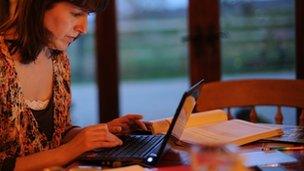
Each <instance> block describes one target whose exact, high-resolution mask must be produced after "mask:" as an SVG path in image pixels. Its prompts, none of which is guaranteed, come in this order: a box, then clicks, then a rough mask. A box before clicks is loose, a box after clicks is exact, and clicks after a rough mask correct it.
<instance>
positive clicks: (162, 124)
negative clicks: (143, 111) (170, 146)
mask: <svg viewBox="0 0 304 171" xmlns="http://www.w3.org/2000/svg"><path fill="white" fill-rule="evenodd" d="M171 120H172V119H171V118H165V119H158V120H153V121H150V122H146V123H145V125H146V127H147V128H148V130H151V131H152V133H153V134H159V133H162V134H165V133H166V132H167V130H168V128H169V127H170V123H171Z"/></svg>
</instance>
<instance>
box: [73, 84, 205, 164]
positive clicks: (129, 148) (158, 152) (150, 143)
mask: <svg viewBox="0 0 304 171" xmlns="http://www.w3.org/2000/svg"><path fill="white" fill-rule="evenodd" d="M202 83H203V80H200V81H199V82H198V83H196V84H195V85H194V86H192V87H191V88H190V89H189V90H187V91H186V92H184V94H183V96H182V98H181V100H180V102H179V105H178V107H177V109H176V112H175V115H174V117H173V119H172V122H171V124H170V127H169V129H168V131H167V133H166V134H165V135H162V134H161V135H126V136H124V137H120V138H121V140H122V141H123V145H121V146H118V147H114V148H109V149H105V148H103V149H95V150H93V151H89V152H86V153H84V154H83V155H81V156H80V157H79V158H78V159H77V161H78V162H80V164H85V165H97V166H110V167H121V166H126V165H134V164H138V165H141V166H144V167H151V166H154V165H155V164H157V163H158V161H159V160H160V158H161V156H162V155H163V154H164V152H165V151H166V150H167V149H168V148H169V147H170V144H169V140H170V139H171V141H172V140H173V139H176V138H179V137H180V136H181V134H182V132H183V130H184V128H185V125H186V123H187V121H188V118H189V115H190V114H191V113H192V110H193V108H194V106H195V103H196V99H197V98H198V96H199V92H200V91H199V90H200V87H201V86H202Z"/></svg>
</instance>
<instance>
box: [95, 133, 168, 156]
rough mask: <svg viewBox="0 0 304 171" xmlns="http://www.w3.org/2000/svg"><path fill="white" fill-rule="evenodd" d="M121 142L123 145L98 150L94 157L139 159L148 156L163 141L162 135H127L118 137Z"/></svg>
mask: <svg viewBox="0 0 304 171" xmlns="http://www.w3.org/2000/svg"><path fill="white" fill-rule="evenodd" d="M119 138H120V139H121V140H122V141H123V145H121V146H118V147H114V148H110V149H98V150H95V151H94V152H97V155H96V153H95V157H98V158H100V159H109V158H131V157H132V158H141V157H144V156H145V155H146V154H149V152H150V151H151V150H153V149H154V148H155V146H156V145H157V144H160V143H161V141H163V138H164V136H163V135H159V136H156V135H129V136H122V137H119Z"/></svg>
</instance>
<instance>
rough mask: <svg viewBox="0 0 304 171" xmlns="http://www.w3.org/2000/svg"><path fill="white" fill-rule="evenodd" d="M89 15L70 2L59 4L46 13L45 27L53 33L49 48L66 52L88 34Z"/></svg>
mask: <svg viewBox="0 0 304 171" xmlns="http://www.w3.org/2000/svg"><path fill="white" fill-rule="evenodd" d="M87 17H88V13H87V12H86V11H84V10H82V9H81V8H79V7H77V6H75V5H73V4H70V3H68V2H59V3H56V4H55V5H54V7H53V8H51V9H50V10H48V11H46V13H45V17H44V26H45V27H46V29H47V30H49V31H50V32H51V33H52V37H51V41H50V42H51V43H50V45H48V46H49V48H52V49H57V50H61V51H64V50H66V49H67V48H68V46H69V45H70V44H71V43H72V42H73V41H74V40H75V39H76V38H77V37H78V36H79V35H81V34H84V33H86V32H87Z"/></svg>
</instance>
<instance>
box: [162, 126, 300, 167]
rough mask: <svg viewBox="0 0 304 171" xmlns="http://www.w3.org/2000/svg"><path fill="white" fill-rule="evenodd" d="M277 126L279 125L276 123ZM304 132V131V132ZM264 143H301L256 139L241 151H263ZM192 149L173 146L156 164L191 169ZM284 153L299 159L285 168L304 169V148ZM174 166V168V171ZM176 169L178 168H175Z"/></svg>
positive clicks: (278, 144) (290, 144)
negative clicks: (190, 152) (190, 154)
mask: <svg viewBox="0 0 304 171" xmlns="http://www.w3.org/2000/svg"><path fill="white" fill-rule="evenodd" d="M276 126H277V125H276ZM284 127H291V126H286V125H282V128H283V130H284ZM293 127H294V128H300V127H297V126H293ZM303 134H304V133H303ZM263 145H268V146H286V147H290V146H297V145H299V144H294V143H279V142H274V141H263V140H261V141H256V142H253V143H250V144H246V145H243V146H240V152H254V151H261V150H262V148H263ZM302 145H304V144H302ZM189 151H190V149H189V148H188V147H184V148H181V147H179V146H172V149H170V150H169V151H168V152H167V153H166V154H164V156H163V157H162V159H161V160H160V162H159V164H158V165H157V166H156V167H158V168H163V167H164V168H166V167H170V166H171V167H172V166H188V167H181V170H190V167H189V165H190V156H189ZM284 153H286V154H288V155H290V156H292V157H294V158H296V159H297V160H298V161H297V162H296V163H288V164H287V163H285V164H284V163H283V164H280V166H282V167H283V168H285V169H286V170H304V150H300V151H284ZM168 169H169V170H170V168H166V169H165V170H168ZM173 170H174V168H173V169H172V171H173ZM175 171H176V170H175Z"/></svg>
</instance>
